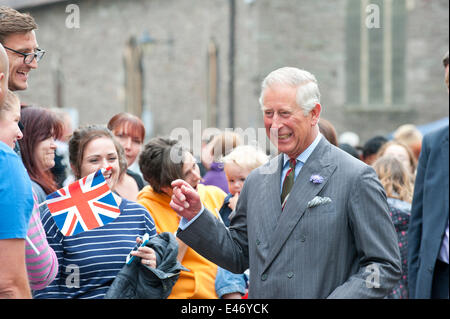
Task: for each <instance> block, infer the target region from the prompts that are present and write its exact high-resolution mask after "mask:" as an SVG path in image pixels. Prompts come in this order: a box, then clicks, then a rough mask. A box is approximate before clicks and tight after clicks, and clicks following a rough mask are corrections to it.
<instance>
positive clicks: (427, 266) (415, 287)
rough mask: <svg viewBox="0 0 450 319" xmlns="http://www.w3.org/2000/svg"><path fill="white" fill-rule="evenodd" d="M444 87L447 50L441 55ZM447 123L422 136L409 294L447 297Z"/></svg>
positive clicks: (412, 223) (410, 238)
mask: <svg viewBox="0 0 450 319" xmlns="http://www.w3.org/2000/svg"><path fill="white" fill-rule="evenodd" d="M443 63H444V67H445V83H446V85H447V90H448V65H449V58H448V51H447V54H446V55H445V57H444V61H443ZM448 152H449V148H448V125H447V126H445V127H443V128H441V129H439V130H437V131H434V132H431V133H429V134H427V135H425V136H424V138H423V141H422V150H421V152H420V157H419V164H418V166H417V176H416V181H415V184H414V197H413V202H412V208H411V219H410V225H409V230H408V275H409V278H408V286H409V296H410V298H418V299H424V298H426V299H428V298H433V299H448V298H449V292H448V291H449V287H448V285H449V277H448V273H449V265H448V264H449V257H448V256H449V253H448V251H449V248H448V237H449V235H448V232H449V231H448V229H449V223H448V212H449V208H448V202H449V200H448V191H449V187H448V184H449V175H448V165H449V158H448V156H449V155H448Z"/></svg>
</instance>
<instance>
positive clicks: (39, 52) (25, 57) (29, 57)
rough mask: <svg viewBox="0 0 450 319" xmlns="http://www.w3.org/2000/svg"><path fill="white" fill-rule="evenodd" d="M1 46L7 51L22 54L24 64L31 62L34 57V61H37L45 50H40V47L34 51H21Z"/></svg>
mask: <svg viewBox="0 0 450 319" xmlns="http://www.w3.org/2000/svg"><path fill="white" fill-rule="evenodd" d="M3 47H4V48H5V49H7V50H9V51H12V52H15V53H17V54H20V55H23V63H25V64H30V63H31V62H33V60H34V59H36V62H39V61H40V60H41V59H42V57H43V56H44V54H45V51H44V50H41V49H36V51H35V52H33V53H23V52H19V51H16V50H13V49H11V48H8V47H5V46H3Z"/></svg>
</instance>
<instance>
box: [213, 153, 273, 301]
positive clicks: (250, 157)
mask: <svg viewBox="0 0 450 319" xmlns="http://www.w3.org/2000/svg"><path fill="white" fill-rule="evenodd" d="M268 160H269V157H268V156H267V155H266V154H265V153H264V152H262V151H261V150H259V149H257V148H255V147H253V146H251V145H240V146H238V147H236V148H235V149H234V150H233V151H232V152H231V153H230V154H228V155H227V156H225V157H224V158H223V159H222V162H223V163H224V165H225V167H224V170H225V174H226V177H227V181H228V188H229V191H230V193H229V194H228V195H227V197H225V200H224V203H223V205H222V207H221V209H220V211H219V214H220V217H221V218H222V221H223V222H224V224H225V225H226V226H227V227H228V226H230V221H231V219H232V218H233V215H234V214H233V213H234V210H235V208H236V204H237V201H238V198H239V194H240V193H241V190H242V187H243V186H244V182H245V179H246V178H247V176H248V175H249V174H250V173H251V171H252V170H254V169H255V168H257V167H259V166H261V165H263V164H265V163H266V162H267V161H268ZM247 281H248V278H246V275H245V274H233V273H231V272H229V271H227V270H225V269H223V268H220V267H218V270H217V276H216V293H217V296H218V297H219V298H223V299H235V298H236V299H240V298H241V295H244V294H245V291H246V287H247Z"/></svg>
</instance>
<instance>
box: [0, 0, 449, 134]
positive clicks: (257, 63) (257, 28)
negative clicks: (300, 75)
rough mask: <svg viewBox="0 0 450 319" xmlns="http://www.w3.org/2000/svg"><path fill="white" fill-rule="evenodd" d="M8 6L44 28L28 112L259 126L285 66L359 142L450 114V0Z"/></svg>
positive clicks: (166, 129) (119, 0)
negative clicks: (447, 79)
mask: <svg viewBox="0 0 450 319" xmlns="http://www.w3.org/2000/svg"><path fill="white" fill-rule="evenodd" d="M0 3H1V4H5V5H9V6H12V7H15V8H16V9H18V10H20V11H24V12H30V13H31V14H32V15H33V16H34V17H35V19H36V21H37V23H38V25H39V30H38V33H37V37H38V42H39V45H40V46H41V47H42V48H43V49H45V50H46V56H45V57H44V59H43V60H42V61H41V63H40V65H39V69H38V70H36V71H32V72H31V74H30V86H29V89H28V90H27V91H25V92H20V97H21V99H22V101H23V102H24V103H28V104H37V105H41V106H46V107H54V106H58V107H65V108H71V109H75V110H77V112H78V119H79V123H80V124H85V123H92V122H98V123H105V122H106V121H108V119H109V118H110V117H111V116H112V115H114V114H115V113H117V112H120V111H129V112H132V113H135V114H137V115H140V116H141V117H142V118H143V119H144V121H145V123H146V126H147V130H148V131H149V136H154V135H167V134H170V133H171V132H173V131H174V129H176V128H186V129H187V131H188V132H190V133H192V134H194V132H193V131H195V126H196V125H197V128H198V125H199V124H200V125H201V129H205V128H207V127H219V128H222V129H223V128H241V129H242V130H245V129H247V128H252V129H254V128H259V127H263V124H262V117H261V112H260V107H259V104H258V97H259V93H260V83H261V81H262V79H263V78H264V77H265V76H266V75H267V74H268V72H270V71H272V70H273V69H275V68H278V67H281V66H286V65H289V66H297V67H300V68H304V69H306V70H308V71H310V72H312V73H313V74H315V76H316V77H317V79H318V82H319V87H320V90H321V94H322V107H323V113H322V117H324V118H326V119H328V120H330V121H331V122H332V123H333V124H334V125H335V127H336V130H337V132H338V134H340V133H342V132H344V131H354V132H356V133H358V134H359V136H360V137H361V142H364V141H365V140H367V139H368V138H370V137H371V136H373V135H376V134H383V135H386V134H387V133H389V132H391V131H393V130H395V129H396V128H397V127H398V126H399V125H401V124H404V123H413V124H416V125H422V124H425V123H428V122H432V121H436V120H439V119H441V118H442V117H446V116H448V111H449V104H448V103H449V102H448V94H447V92H446V88H445V87H444V83H443V76H444V71H443V66H442V62H441V61H442V57H443V55H444V53H445V52H446V51H447V50H448V43H449V1H448V0H333V1H329V0H129V1H125V0H77V1H75V0H72V1H60V0H12V1H8V0H0ZM430 22H432V23H430ZM194 120H199V121H196V122H194Z"/></svg>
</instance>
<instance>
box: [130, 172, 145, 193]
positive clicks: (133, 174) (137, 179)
mask: <svg viewBox="0 0 450 319" xmlns="http://www.w3.org/2000/svg"><path fill="white" fill-rule="evenodd" d="M126 173H127V175H129V176H130V177H131V178H133V179H134V181H135V182H136V185H137V186H138V189H139V190H142V189H143V188H144V187H145V183H144V180H143V179H142V177H141V175H139V174H138V173H136V172H133V171H132V170H130V169H127V171H126Z"/></svg>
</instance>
